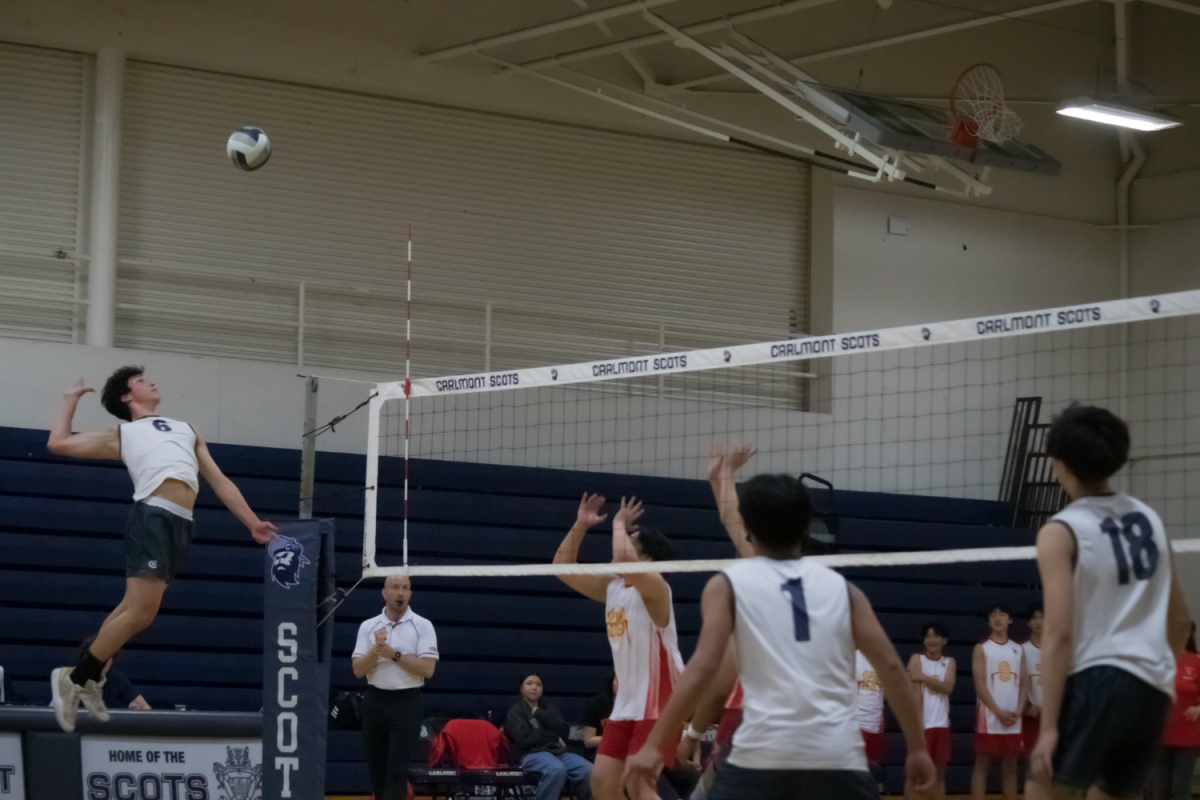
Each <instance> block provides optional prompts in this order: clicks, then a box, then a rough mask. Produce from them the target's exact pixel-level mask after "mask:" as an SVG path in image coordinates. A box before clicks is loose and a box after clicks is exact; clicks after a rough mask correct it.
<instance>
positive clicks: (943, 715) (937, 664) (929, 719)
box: [921, 653, 950, 728]
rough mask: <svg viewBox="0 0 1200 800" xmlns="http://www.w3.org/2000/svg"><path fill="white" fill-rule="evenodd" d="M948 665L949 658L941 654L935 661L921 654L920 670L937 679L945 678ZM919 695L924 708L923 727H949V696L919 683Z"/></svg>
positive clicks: (943, 679)
mask: <svg viewBox="0 0 1200 800" xmlns="http://www.w3.org/2000/svg"><path fill="white" fill-rule="evenodd" d="M949 666H950V659H949V658H947V657H946V656H942V657H941V658H939V659H938V660H937V661H934V660H933V659H931V658H929V657H928V656H926V655H925V654H924V653H922V654H921V672H923V673H925V674H926V675H932V676H933V677H935V678H937V679H938V680H939V681H943V682H944V681H945V680H946V670H947V669H948V668H949ZM921 697H922V703H923V707H924V709H925V727H926V728H949V727H950V698H949V697H947V696H946V695H944V694H942V693H941V692H935V691H932V690H930V688H929V687H928V686H926V685H925V684H921Z"/></svg>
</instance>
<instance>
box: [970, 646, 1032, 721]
mask: <svg viewBox="0 0 1200 800" xmlns="http://www.w3.org/2000/svg"><path fill="white" fill-rule="evenodd" d="M1023 653H1024V651H1023V650H1022V649H1021V645H1019V644H1017V643H1016V642H1014V641H1013V640H1012V639H1009V640H1008V641H1007V642H1005V643H1004V644H1000V643H999V642H995V641H993V640H991V639H988V640H987V641H985V642H984V643H983V657H984V659H985V660H986V663H987V666H986V668H985V672H984V674H985V675H986V676H987V688H988V691H989V692H991V694H992V699H993V700H995V701H996V705H997V706H999V707H1000V710H1002V711H1017V703H1018V702H1019V701H1020V699H1021V656H1022V654H1023ZM976 704H977V706H978V716H977V717H976V720H975V732H976V733H995V734H1012V733H1020V732H1021V717H1020V716H1019V715H1018V716H1017V721H1016V722H1015V723H1013V724H1012V725H1007V726H1006V725H1004V724H1002V723H1001V722H1000V720H999V719H998V718H997V717H996V715H995V714H993V713H992V710H991V709H990V708H988V707H987V706H985V705H984V704H983V701H981V700H977V701H976Z"/></svg>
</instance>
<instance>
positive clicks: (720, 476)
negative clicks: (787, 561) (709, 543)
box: [708, 447, 757, 558]
mask: <svg viewBox="0 0 1200 800" xmlns="http://www.w3.org/2000/svg"><path fill="white" fill-rule="evenodd" d="M756 452H757V451H756V450H754V449H753V448H751V447H738V448H735V449H733V450H732V451H730V452H728V453H722V452H714V453H713V455H712V458H711V460H710V461H709V467H708V483H709V485H710V486H711V487H712V491H713V497H715V498H716V500H717V511H718V512H719V513H720V515H721V524H722V525H723V526H725V533H727V534H728V535H729V539H730V541H732V542H733V546H734V549H735V550H736V551H737V554H738V558H749V557H750V556H752V555H754V548H752V547H751V546H750V540H749V538H747V535H746V526H745V524H743V522H742V514H741V512H740V511H739V510H738V496H737V473H738V470H740V469H741V468H742V467H743V466H745V464H746V462H747V461H749V460H750V459H751V458H753V457H754V454H755V453H756Z"/></svg>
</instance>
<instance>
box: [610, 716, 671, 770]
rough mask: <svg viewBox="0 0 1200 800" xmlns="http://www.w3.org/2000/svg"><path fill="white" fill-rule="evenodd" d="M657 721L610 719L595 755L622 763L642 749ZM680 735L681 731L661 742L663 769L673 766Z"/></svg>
mask: <svg viewBox="0 0 1200 800" xmlns="http://www.w3.org/2000/svg"><path fill="white" fill-rule="evenodd" d="M657 721H658V720H653V719H610V720H609V721H608V724H607V725H605V726H604V733H603V734H602V735H601V736H600V747H598V748H597V749H596V755H598V756H608V757H609V758H615V759H617V760H618V761H624V760H625V759H626V758H628V757H629V756H631V755H633V754H634V753H636V752H637V751H639V750H641V749H642V745H644V744H645V743H646V739H647V738H649V736H650V731H651V730H652V729H653V728H654V723H655V722H657ZM680 735H682V731H679V732H677V734H676V735H674V736H668V737H667V738H666V739H665V740H663V746H662V759H663V766H664V767H670V766H673V765H674V764H675V750H676V749H677V748H678V747H679V736H680Z"/></svg>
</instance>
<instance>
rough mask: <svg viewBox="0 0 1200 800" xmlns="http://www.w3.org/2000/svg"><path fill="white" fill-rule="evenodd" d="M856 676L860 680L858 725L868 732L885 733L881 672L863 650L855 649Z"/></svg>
mask: <svg viewBox="0 0 1200 800" xmlns="http://www.w3.org/2000/svg"><path fill="white" fill-rule="evenodd" d="M854 678H855V680H856V681H857V682H858V727H859V728H860V729H862V730H864V731H866V732H867V733H883V687H882V686H880V685H879V673H878V672H876V671H875V668H874V667H872V666H871V662H870V661H867V657H866V656H864V655H863V654H862V651H861V650H855V651H854Z"/></svg>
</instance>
